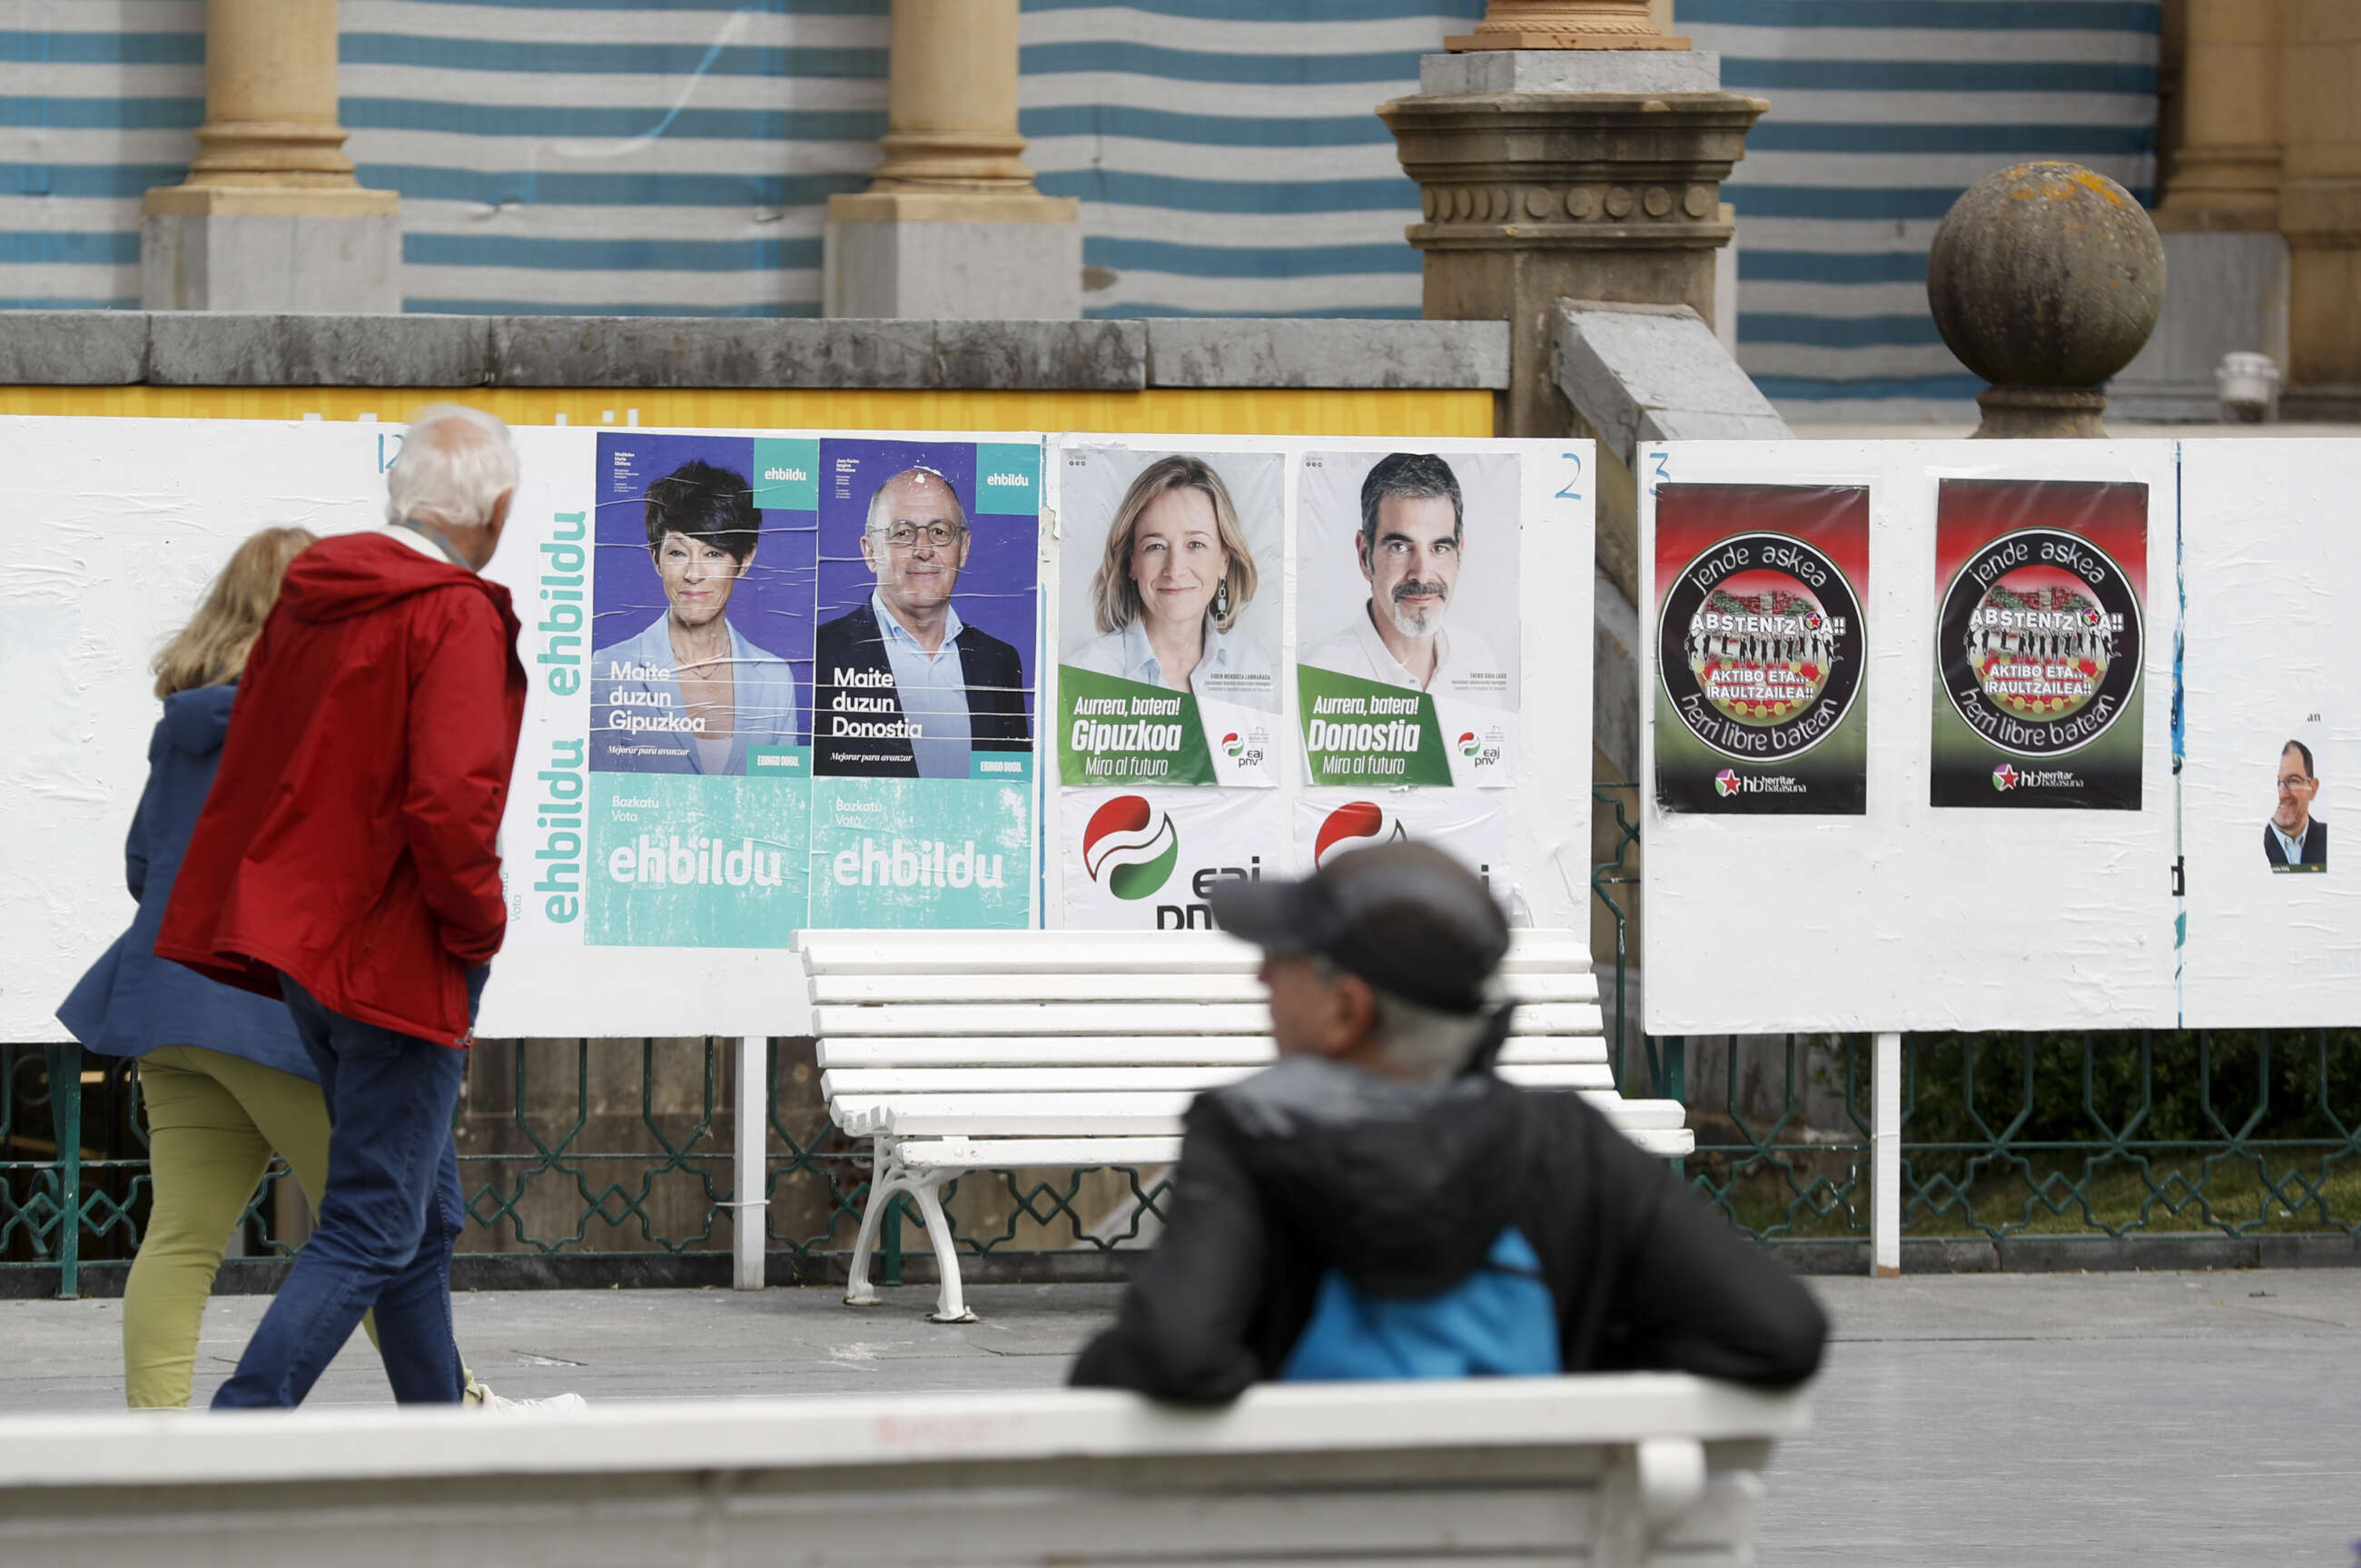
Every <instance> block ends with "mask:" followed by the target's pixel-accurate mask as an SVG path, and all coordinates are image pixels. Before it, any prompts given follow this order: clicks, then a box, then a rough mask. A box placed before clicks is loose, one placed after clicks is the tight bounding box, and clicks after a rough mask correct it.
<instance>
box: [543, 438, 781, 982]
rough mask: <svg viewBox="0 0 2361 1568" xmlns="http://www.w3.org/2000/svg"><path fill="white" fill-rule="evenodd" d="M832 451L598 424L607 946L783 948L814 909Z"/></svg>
mask: <svg viewBox="0 0 2361 1568" xmlns="http://www.w3.org/2000/svg"><path fill="white" fill-rule="evenodd" d="M817 474H818V442H815V441H809V440H772V439H765V438H761V437H753V436H737V435H721V434H660V433H652V432H646V433H643V432H640V431H617V432H602V433H600V434H599V436H598V459H597V472H596V477H595V486H596V488H595V492H594V493H595V494H596V496H597V517H596V519H595V520H594V522H593V530H592V537H593V541H594V543H595V548H596V555H595V556H594V559H593V563H592V570H591V583H590V589H591V616H590V627H589V639H588V641H589V648H590V682H589V685H590V693H589V696H590V738H589V739H590V745H589V774H590V777H589V783H590V809H589V812H588V829H589V832H588V837H589V845H590V855H589V866H590V868H591V878H590V880H591V882H592V883H593V887H594V891H593V892H592V893H591V894H590V895H589V896H588V897H587V898H586V899H585V901H584V904H585V915H586V919H585V923H584V937H585V940H587V941H588V942H590V943H592V944H597V945H628V946H654V947H785V946H786V945H787V940H788V937H789V935H790V933H792V932H793V931H794V930H795V928H796V927H797V926H800V925H802V924H803V923H804V919H805V862H806V859H807V845H808V842H809V815H810V804H809V798H808V788H809V786H808V784H807V773H808V768H807V749H806V745H805V732H806V728H807V727H806V724H805V721H804V717H803V716H804V715H805V714H806V713H807V712H808V711H809V707H810V702H809V692H810V688H811V651H812V593H813V551H814V507H815V492H816V487H815V484H814V479H815V477H816V476H817ZM548 594H549V590H546V589H544V598H547V597H548Z"/></svg>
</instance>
